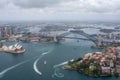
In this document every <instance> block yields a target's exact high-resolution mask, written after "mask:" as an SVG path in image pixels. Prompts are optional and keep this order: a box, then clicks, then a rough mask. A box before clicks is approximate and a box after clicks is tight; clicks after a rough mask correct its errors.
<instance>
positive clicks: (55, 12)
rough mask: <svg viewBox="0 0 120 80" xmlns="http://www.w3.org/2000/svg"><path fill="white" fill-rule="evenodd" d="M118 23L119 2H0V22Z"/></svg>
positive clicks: (96, 0) (8, 0)
mask: <svg viewBox="0 0 120 80" xmlns="http://www.w3.org/2000/svg"><path fill="white" fill-rule="evenodd" d="M14 20H30V21H31V20H72V21H74V20H75V21H77V20H78V21H119V20H120V0H0V21H14Z"/></svg>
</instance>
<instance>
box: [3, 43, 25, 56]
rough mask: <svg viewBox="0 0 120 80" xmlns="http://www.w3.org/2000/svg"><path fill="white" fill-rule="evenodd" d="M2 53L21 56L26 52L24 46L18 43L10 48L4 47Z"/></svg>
mask: <svg viewBox="0 0 120 80" xmlns="http://www.w3.org/2000/svg"><path fill="white" fill-rule="evenodd" d="M2 51H3V52H6V53H14V54H21V53H24V52H25V51H26V50H25V49H24V48H23V47H22V45H20V44H18V43H16V44H15V45H10V46H6V45H3V46H2Z"/></svg>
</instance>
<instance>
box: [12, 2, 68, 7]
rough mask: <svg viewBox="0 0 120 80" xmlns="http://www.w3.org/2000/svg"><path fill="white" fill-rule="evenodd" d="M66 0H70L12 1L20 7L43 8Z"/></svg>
mask: <svg viewBox="0 0 120 80" xmlns="http://www.w3.org/2000/svg"><path fill="white" fill-rule="evenodd" d="M66 1H70V0H13V3H14V4H15V5H16V6H19V7H22V8H45V7H51V6H54V5H58V4H59V3H61V2H66Z"/></svg>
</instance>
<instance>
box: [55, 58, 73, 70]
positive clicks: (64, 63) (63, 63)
mask: <svg viewBox="0 0 120 80" xmlns="http://www.w3.org/2000/svg"><path fill="white" fill-rule="evenodd" d="M70 61H73V59H71V60H70ZM68 62H69V61H65V62H62V63H60V64H57V65H54V66H53V68H57V67H60V66H63V65H66V64H68Z"/></svg>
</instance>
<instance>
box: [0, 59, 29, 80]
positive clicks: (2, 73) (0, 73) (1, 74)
mask: <svg viewBox="0 0 120 80" xmlns="http://www.w3.org/2000/svg"><path fill="white" fill-rule="evenodd" d="M28 61H30V60H26V61H23V62H21V63H18V64H16V65H14V66H11V67H9V68H7V69H4V70H3V71H1V72H0V78H2V77H3V76H4V74H5V73H7V72H8V71H10V70H12V69H14V68H16V67H18V66H20V65H22V64H24V63H27V62H28Z"/></svg>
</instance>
